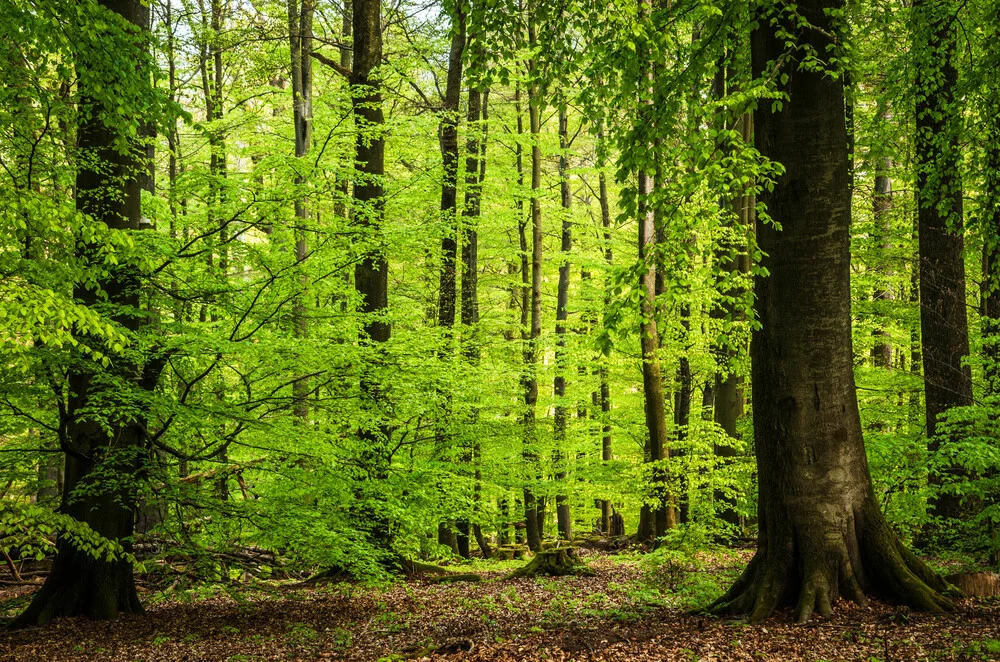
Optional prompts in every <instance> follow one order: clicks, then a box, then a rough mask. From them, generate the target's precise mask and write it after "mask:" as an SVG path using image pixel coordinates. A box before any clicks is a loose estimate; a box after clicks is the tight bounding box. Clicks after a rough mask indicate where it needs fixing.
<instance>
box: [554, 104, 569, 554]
mask: <svg viewBox="0 0 1000 662" xmlns="http://www.w3.org/2000/svg"><path fill="white" fill-rule="evenodd" d="M569 148H570V139H569V118H568V116H567V114H566V106H565V101H562V102H561V103H560V108H559V149H560V152H559V191H560V201H561V204H562V236H561V241H560V252H561V254H562V255H561V257H562V264H560V265H559V289H558V293H557V294H556V336H557V340H556V375H555V377H553V378H552V391H553V394H554V395H555V397H556V407H555V415H554V420H553V436H554V437H555V443H556V447H555V450H554V451H553V454H552V461H553V464H554V465H555V467H556V472H555V479H556V481H557V482H559V483H560V485H559V490H560V491H559V493H558V494H557V495H556V518H557V521H558V528H559V537H560V538H562V539H563V540H571V539H572V538H573V521H572V519H571V518H570V509H569V501H568V499H567V497H566V485H565V483H566V467H565V462H566V451H565V448H564V446H565V444H566V419H567V407H566V404H565V403H564V402H563V398H565V397H566V331H567V329H566V321H567V320H568V319H569V270H570V263H569V254H570V251H571V250H572V248H573V224H572V220H571V218H570V210H571V207H572V203H573V193H572V191H571V190H570V186H569V154H568V152H569Z"/></svg>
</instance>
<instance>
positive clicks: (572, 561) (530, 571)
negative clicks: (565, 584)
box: [508, 547, 596, 579]
mask: <svg viewBox="0 0 1000 662" xmlns="http://www.w3.org/2000/svg"><path fill="white" fill-rule="evenodd" d="M594 574H596V573H594V571H593V569H591V567H590V566H588V565H587V564H586V563H584V562H583V561H582V560H580V556H579V554H577V551H576V549H574V548H572V547H552V548H550V549H543V550H542V551H540V552H538V554H536V555H535V558H533V559H531V560H530V561H528V563H526V564H525V565H523V566H521V567H520V568H518V569H517V570H515V571H514V572H512V573H510V575H508V579H515V578H517V577H539V576H543V575H544V576H548V577H566V576H577V577H593V576H594Z"/></svg>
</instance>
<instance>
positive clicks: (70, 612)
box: [13, 0, 163, 628]
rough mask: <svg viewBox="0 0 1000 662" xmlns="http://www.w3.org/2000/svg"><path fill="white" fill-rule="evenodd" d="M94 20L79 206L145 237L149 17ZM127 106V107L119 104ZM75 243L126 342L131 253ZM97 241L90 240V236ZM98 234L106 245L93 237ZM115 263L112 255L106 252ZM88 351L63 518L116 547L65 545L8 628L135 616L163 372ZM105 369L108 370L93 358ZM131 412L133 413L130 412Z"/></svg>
mask: <svg viewBox="0 0 1000 662" xmlns="http://www.w3.org/2000/svg"><path fill="white" fill-rule="evenodd" d="M98 12H99V14H98V15H99V16H100V19H101V20H105V21H107V23H108V24H109V25H111V26H113V31H112V34H111V36H110V37H107V39H108V40H110V42H111V43H110V44H109V43H107V41H105V37H106V35H97V34H96V33H84V34H87V35H88V37H89V38H88V39H86V40H83V41H82V43H80V44H78V48H79V51H78V57H77V60H76V69H77V75H78V80H79V85H80V90H79V94H80V97H79V112H78V127H77V147H78V150H79V163H80V166H79V168H78V171H77V175H76V206H77V209H78V211H79V212H81V213H82V214H85V215H87V217H89V218H90V219H92V221H93V223H94V225H95V226H96V228H97V230H98V232H107V233H109V235H126V234H127V233H128V232H129V231H134V230H138V229H139V228H140V219H141V216H142V207H141V202H140V198H141V180H142V178H143V177H145V176H146V174H147V172H148V162H147V158H146V145H145V144H144V143H143V141H142V140H140V139H138V138H136V136H137V135H142V131H141V130H140V128H141V126H142V125H143V124H144V123H146V122H148V121H149V120H150V118H149V117H144V116H143V115H141V114H140V111H139V108H140V107H141V106H138V104H137V103H136V102H137V101H139V100H142V101H145V102H146V103H148V98H147V99H142V97H143V96H144V95H145V96H147V97H148V96H150V95H151V93H152V90H151V89H150V88H149V86H148V83H147V82H146V80H144V78H145V77H148V69H147V68H145V67H144V63H148V54H147V53H146V50H145V49H146V44H147V43H148V29H149V16H150V15H149V8H148V7H147V6H145V5H144V4H143V3H142V2H141V1H140V0H102V1H101V2H100V3H99V10H98ZM106 48H110V49H112V51H109V52H117V53H120V54H129V55H130V56H131V57H126V58H125V61H127V62H130V63H132V65H133V66H136V67H137V68H136V69H135V70H133V71H130V72H126V71H116V70H114V68H113V67H112V66H109V63H108V62H107V60H106V58H105V56H104V53H103V50H104V49H106ZM122 103H124V104H125V105H124V106H122V105H118V104H122ZM86 236H87V235H84V234H81V235H80V236H79V237H78V239H77V240H78V242H79V243H78V245H79V246H81V248H80V249H79V251H80V253H79V255H78V257H79V259H80V260H81V262H82V264H83V265H84V268H85V269H87V270H88V272H89V274H88V275H89V279H84V280H82V281H81V282H79V283H78V284H77V285H76V286H75V287H74V291H73V295H74V298H75V299H76V300H78V301H80V302H81V303H83V304H84V305H85V306H87V307H88V308H90V309H93V310H101V311H110V313H109V316H110V318H111V320H112V321H113V323H114V324H116V325H118V326H120V327H121V329H122V330H123V331H125V332H126V333H127V334H128V335H129V337H131V338H132V339H133V340H134V339H135V338H136V335H135V334H136V333H137V332H138V331H139V330H140V328H141V327H142V326H143V324H144V322H145V318H144V315H143V314H142V311H141V310H140V296H141V294H142V292H143V288H144V284H145V283H144V279H145V275H144V274H143V272H142V267H141V266H140V264H139V259H138V258H139V256H138V255H128V254H127V253H126V257H125V259H123V260H122V261H121V262H118V261H117V260H116V261H115V262H113V263H112V262H110V261H106V258H107V255H108V254H107V252H106V251H107V250H108V248H109V247H108V246H107V245H101V244H100V243H99V242H98V241H95V240H94V239H89V240H88V239H86V238H85V237H86ZM90 236H91V237H93V236H95V235H94V234H91V235H90ZM96 236H101V235H100V234H98V235H96ZM112 254H113V253H112ZM79 335H80V342H81V343H83V344H88V343H89V344H90V346H91V349H92V353H91V355H90V356H88V355H86V354H77V355H76V356H74V357H73V358H72V359H71V361H70V363H69V369H68V395H67V397H66V400H65V401H64V404H61V406H60V417H59V418H60V420H59V437H60V444H61V447H62V450H63V451H64V452H65V454H66V478H65V484H64V487H63V500H62V507H61V509H62V511H63V513H65V514H67V515H69V516H71V517H73V518H74V519H75V520H77V521H79V522H82V523H85V524H87V525H88V526H89V527H90V529H92V530H93V531H95V532H97V533H98V534H100V535H102V536H104V537H105V538H106V539H108V540H110V541H112V542H114V543H116V544H117V545H118V548H117V551H115V552H109V553H108V554H107V555H100V554H98V555H97V556H95V555H94V554H93V553H92V552H90V551H88V550H86V549H84V548H82V547H80V546H78V545H77V544H76V543H75V542H74V541H72V540H71V539H69V538H68V537H66V536H63V537H60V539H59V542H58V545H57V550H58V551H57V554H56V559H55V562H54V564H53V566H52V571H51V573H50V574H49V576H48V577H47V578H46V581H45V584H44V585H43V586H42V588H41V589H40V590H39V591H38V592H37V593H36V594H35V595H34V597H33V598H32V601H31V604H30V605H29V606H28V608H27V609H26V610H25V611H24V612H23V613H22V614H21V615H20V616H19V617H18V618H17V619H16V620H15V621H14V623H13V627H15V628H16V627H26V626H31V625H41V624H44V623H46V622H48V621H49V620H51V619H52V618H55V617H58V616H78V615H83V616H89V617H91V618H96V619H113V618H116V617H117V615H118V614H119V613H138V612H141V611H142V605H141V604H140V603H139V597H138V594H137V593H136V588H135V580H134V578H133V575H132V563H131V560H130V558H131V557H130V556H129V554H128V552H129V550H130V547H131V536H132V533H133V530H134V525H135V508H136V502H137V491H138V482H137V477H138V474H140V473H141V471H142V467H143V462H144V456H145V455H146V452H147V447H146V444H147V438H146V435H145V425H146V414H145V412H144V405H143V402H144V400H143V395H142V392H143V391H145V392H148V391H151V390H152V389H153V388H154V387H155V385H156V382H157V380H158V378H159V374H160V371H161V370H162V367H163V361H162V359H150V357H148V356H146V355H145V353H143V352H141V351H138V350H136V349H129V350H126V349H125V348H123V347H121V346H120V345H118V346H117V347H115V346H111V347H106V346H102V343H101V342H100V340H99V338H97V337H95V336H89V337H88V334H87V333H86V331H85V330H83V329H81V330H80V332H79ZM94 351H96V352H100V354H103V355H105V356H107V357H108V358H109V359H110V362H109V365H108V367H107V368H106V369H105V368H104V366H102V364H101V363H100V362H99V361H96V360H95V359H94V357H93V352H94ZM136 405H138V407H137V406H136Z"/></svg>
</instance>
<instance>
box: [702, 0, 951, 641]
mask: <svg viewBox="0 0 1000 662" xmlns="http://www.w3.org/2000/svg"><path fill="white" fill-rule="evenodd" d="M842 7H843V4H842V2H840V1H839V0H808V1H807V2H805V3H800V4H799V5H798V12H797V14H796V16H795V18H790V17H789V15H788V13H787V12H785V13H783V14H778V13H777V11H776V10H772V11H774V12H775V13H774V14H771V15H770V16H768V15H763V16H758V17H757V23H756V24H757V25H758V27H757V28H756V29H755V30H754V31H753V37H752V53H753V70H754V77H755V78H758V77H764V76H773V75H774V72H773V71H772V70H771V67H772V66H774V65H773V63H774V62H776V61H777V62H781V61H782V54H783V53H784V52H785V42H786V37H785V36H784V33H785V31H789V32H790V33H791V34H794V35H796V37H797V40H798V43H800V44H802V45H807V46H809V47H810V48H812V49H814V52H816V53H820V54H826V53H830V52H831V51H830V48H831V47H832V45H833V39H835V38H836V35H837V32H838V30H839V29H841V27H840V26H841V24H840V23H839V22H837V21H835V19H833V18H832V17H831V14H832V13H834V12H838V11H840V10H841V9H842ZM828 11H829V12H830V13H827V12H828ZM798 16H803V17H804V18H805V19H807V20H809V21H810V22H811V23H812V25H813V26H815V27H814V28H813V29H802V28H799V27H796V25H795V24H794V21H795V20H796V19H797V17H798ZM772 21H773V23H772ZM779 66H783V67H788V66H791V65H790V64H789V63H788V62H786V63H785V64H784V65H779ZM784 73H786V74H787V76H788V78H787V82H786V83H785V84H784V85H783V86H782V87H783V91H784V92H785V93H787V94H788V100H787V101H786V102H785V104H784V110H783V112H782V113H781V114H777V113H775V112H772V106H771V104H761V105H760V106H759V107H758V109H757V111H756V113H755V116H754V125H755V142H756V146H757V149H759V150H760V151H761V153H762V154H763V155H764V156H766V157H767V158H769V159H772V160H774V161H777V162H779V163H782V164H783V165H784V167H785V173H786V174H784V175H783V176H781V177H780V178H779V179H778V181H777V182H776V183H775V186H774V188H773V190H771V191H768V190H767V188H765V189H764V191H763V192H762V194H761V200H762V202H764V203H765V205H766V207H767V210H768V213H769V214H770V217H771V219H772V221H773V223H759V224H758V227H757V232H758V241H759V245H760V248H761V251H762V254H763V256H764V257H763V259H762V265H761V266H762V267H763V268H764V270H765V271H764V273H768V274H770V275H769V276H762V275H757V276H756V278H755V293H756V302H757V304H756V306H757V314H758V317H759V320H760V324H761V326H760V328H759V329H758V330H756V331H755V332H754V335H753V340H752V343H751V359H752V365H753V369H752V373H753V374H752V377H753V416H754V441H755V446H756V455H757V470H758V474H759V481H760V482H759V501H758V503H759V506H758V513H759V517H760V534H759V538H758V543H757V553H756V554H755V556H754V557H753V559H752V560H751V561H750V564H749V565H748V566H747V568H746V570H745V571H744V573H743V575H742V576H741V577H740V578H739V579H738V580H737V581H736V583H735V584H734V585H733V587H732V588H731V589H730V590H729V591H728V592H727V593H726V594H725V595H724V596H722V597H721V598H720V599H719V600H717V601H716V602H715V603H714V605H712V608H714V609H715V610H716V611H720V612H736V613H747V612H749V615H750V619H751V621H754V622H759V621H761V620H763V619H764V618H766V617H767V616H768V615H770V614H771V612H772V611H773V610H774V609H775V608H776V607H778V606H780V605H782V604H795V605H796V606H795V618H796V620H798V621H799V622H804V621H806V620H808V619H809V617H810V616H811V615H812V613H813V612H814V611H818V612H819V613H820V614H822V615H824V616H825V615H828V614H829V613H830V611H831V607H832V605H833V603H834V601H835V600H836V599H837V597H838V596H839V595H841V594H843V595H844V596H845V597H847V598H850V599H853V600H855V601H857V602H859V603H864V602H865V592H871V593H874V594H877V595H879V596H881V597H884V598H887V599H890V600H894V601H899V602H903V603H905V604H908V605H910V606H912V607H916V608H920V609H926V610H930V611H942V610H944V609H951V608H952V604H951V603H950V602H949V601H948V600H947V599H946V598H944V597H943V596H942V594H941V592H942V591H944V590H945V589H946V587H947V585H946V584H945V583H944V581H943V580H942V579H940V578H939V577H937V576H936V575H935V574H934V573H933V572H932V571H930V570H929V569H928V568H927V566H926V565H924V564H923V563H922V562H921V561H920V560H919V559H917V558H916V557H915V556H914V555H913V554H912V553H911V552H909V551H908V550H907V549H906V548H905V547H903V545H902V544H901V543H900V542H899V540H898V539H897V538H896V536H895V534H894V533H893V532H892V530H891V529H890V528H889V525H888V523H887V522H886V520H885V518H884V517H883V515H882V512H881V510H880V509H879V506H878V503H877V502H876V500H875V494H874V490H873V488H872V482H871V476H870V475H869V472H868V461H867V459H866V456H865V447H864V441H863V439H862V435H861V419H860V416H859V414H858V404H857V395H856V392H855V385H854V373H853V355H852V349H851V290H850V225H851V208H850V200H851V194H850V186H849V184H850V182H849V174H848V154H847V132H846V127H845V117H844V92H843V80H842V79H841V78H840V77H836V76H830V75H828V74H827V73H825V72H823V71H815V70H803V69H795V70H787V71H785V72H784ZM775 224H780V227H781V228H782V229H781V231H778V230H776V229H775Z"/></svg>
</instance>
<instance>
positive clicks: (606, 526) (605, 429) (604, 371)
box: [597, 129, 614, 534]
mask: <svg viewBox="0 0 1000 662" xmlns="http://www.w3.org/2000/svg"><path fill="white" fill-rule="evenodd" d="M597 136H598V137H597V141H598V145H599V149H600V150H601V151H600V152H599V154H600V155H601V158H600V162H599V164H598V165H599V166H601V167H602V168H603V166H604V165H605V159H604V158H603V156H604V154H603V152H604V131H603V129H598V133H597ZM598 198H599V202H600V205H601V232H602V238H603V240H604V261H605V262H607V265H608V269H609V270H610V269H611V267H612V266H613V264H614V253H613V251H612V248H611V205H610V203H609V201H608V180H607V177H606V176H605V174H604V170H603V169H602V170H601V172H600V174H598ZM610 284H611V283H610V276H609V277H608V278H606V279H605V287H604V301H603V305H604V310H605V312H606V311H607V310H608V309H609V308H610V307H611V287H610ZM597 374H598V379H599V381H600V386H599V388H600V401H601V463H602V464H607V463H608V462H610V461H611V458H612V455H611V449H612V446H611V442H612V439H611V384H610V381H609V378H608V363H607V361H606V360H604V359H603V357H602V358H601V364H600V367H599V368H598V370H597ZM611 511H612V508H611V501H609V500H608V499H601V531H602V532H603V533H608V534H610V532H611Z"/></svg>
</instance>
